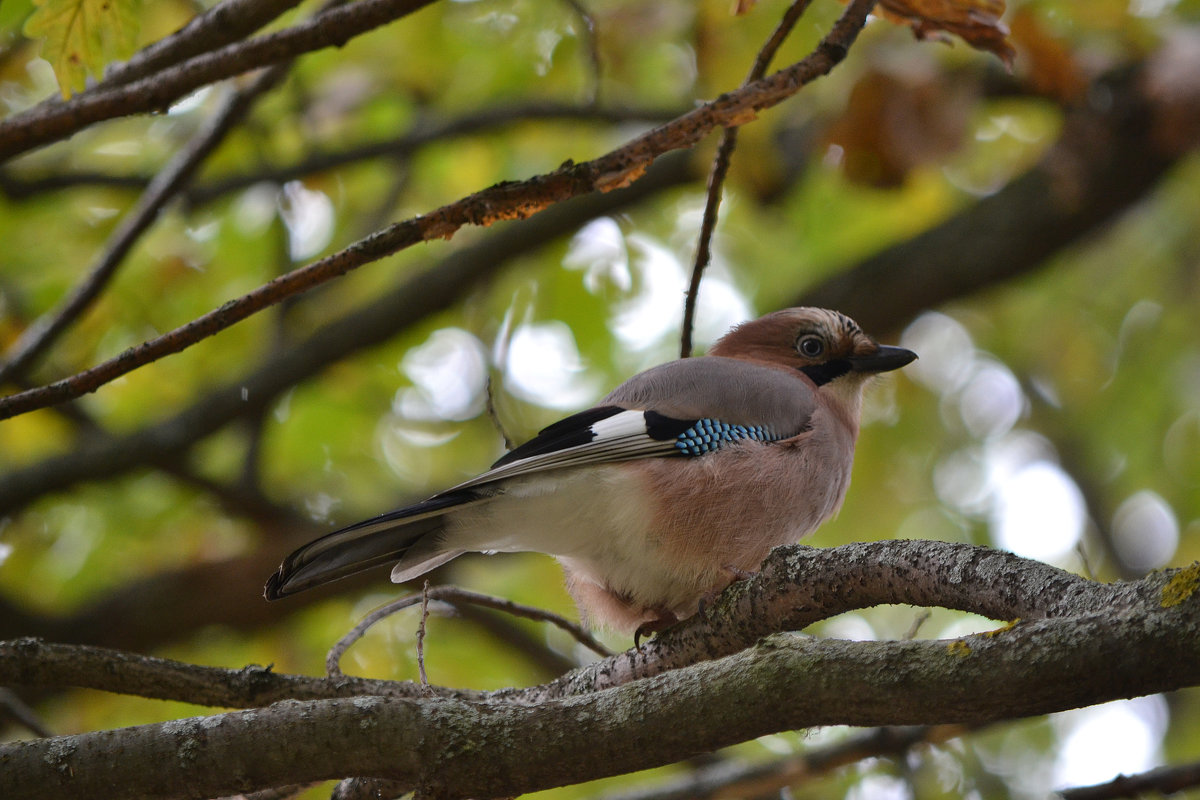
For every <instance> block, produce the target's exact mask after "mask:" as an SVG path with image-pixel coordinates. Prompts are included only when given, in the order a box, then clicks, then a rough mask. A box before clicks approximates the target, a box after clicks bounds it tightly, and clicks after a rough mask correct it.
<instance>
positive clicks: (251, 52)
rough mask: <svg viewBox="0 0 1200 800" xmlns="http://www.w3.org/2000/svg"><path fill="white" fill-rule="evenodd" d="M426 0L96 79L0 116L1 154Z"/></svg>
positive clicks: (336, 37) (1, 157)
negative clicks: (122, 76) (102, 84)
mask: <svg viewBox="0 0 1200 800" xmlns="http://www.w3.org/2000/svg"><path fill="white" fill-rule="evenodd" d="M432 2H433V0H358V1H357V2H354V3H347V4H346V5H344V6H339V7H338V8H333V9H330V10H328V11H323V12H321V13H319V14H317V15H315V16H313V17H312V18H311V19H308V20H306V21H304V22H301V23H298V24H297V25H294V26H292V27H290V28H286V29H284V30H281V31H277V32H275V33H269V34H265V35H263V36H257V37H255V38H253V39H247V40H245V41H241V42H235V43H233V44H230V45H226V46H225V47H222V48H220V49H219V50H215V51H211V52H207V53H202V54H200V55H197V56H194V57H192V58H190V59H188V60H186V61H184V62H182V63H179V64H176V65H174V66H171V67H167V68H166V69H164V70H162V71H160V72H155V73H152V74H150V75H148V76H146V77H143V78H139V79H138V80H135V81H132V82H130V83H123V84H118V85H116V86H109V87H108V88H103V89H102V88H99V87H97V88H96V89H94V90H93V91H90V92H84V93H82V94H78V95H76V96H74V97H72V98H71V99H70V100H67V101H65V102H62V103H54V104H51V105H45V104H43V105H40V106H36V107H34V108H31V109H29V110H28V111H24V112H22V113H20V114H15V115H13V116H11V117H9V118H8V119H6V120H4V121H3V122H0V161H6V160H8V159H10V158H12V157H13V156H16V155H20V154H21V153H24V152H27V151H29V150H32V149H34V148H37V147H41V146H44V145H47V144H50V143H52V142H56V141H60V140H62V139H65V138H67V137H69V136H70V135H71V134H73V133H75V132H77V131H79V130H82V129H83V128H86V127H87V126H89V125H92V124H95V123H97V122H103V121H105V120H109V119H115V118H117V117H124V116H130V115H133V114H141V113H145V112H149V111H156V110H161V109H165V108H168V107H169V106H170V105H171V104H172V103H174V102H176V101H177V100H179V99H180V98H181V97H184V96H186V95H187V94H188V93H190V92H193V91H195V90H196V89H199V88H200V87H202V86H207V85H208V84H210V83H215V82H217V81H220V80H224V79H225V78H231V77H233V76H235V75H241V74H242V73H245V72H249V71H251V70H254V69H258V68H260V67H268V66H271V65H273V64H278V63H281V62H284V61H288V60H291V59H293V58H295V57H296V56H299V55H303V54H305V53H308V52H313V51H316V50H323V49H325V48H328V47H340V46H341V45H343V44H345V43H346V42H347V41H348V40H350V39H352V38H354V37H356V36H360V35H362V34H364V33H367V32H369V31H372V30H374V29H376V28H379V27H382V26H383V25H386V24H387V23H389V22H393V21H395V20H396V19H399V18H401V17H405V16H407V15H409V14H412V13H413V12H415V11H419V10H420V9H422V8H424V7H425V6H427V5H429V4H430V3H432Z"/></svg>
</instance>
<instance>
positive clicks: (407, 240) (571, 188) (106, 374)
mask: <svg viewBox="0 0 1200 800" xmlns="http://www.w3.org/2000/svg"><path fill="white" fill-rule="evenodd" d="M373 1H374V0H362V1H361V2H358V3H353V4H351V5H350V6H348V7H347V8H358V7H360V6H365V5H368V4H370V3H372V2H373ZM873 6H874V2H873V0H854V1H853V2H851V3H850V4H849V5H848V6H847V8H846V11H845V12H844V13H843V14H842V17H841V18H840V19H839V20H838V22H837V23H836V24H835V25H834V27H833V29H832V30H831V31H830V33H829V34H828V35H827V36H826V37H825V39H823V40H822V41H821V43H820V44H819V45H818V46H817V48H816V50H815V51H814V52H813V53H811V54H810V55H808V56H807V57H805V58H804V59H802V60H801V61H798V62H796V63H795V64H793V65H792V66H790V67H788V68H786V69H783V70H780V71H779V72H776V73H775V74H774V75H772V76H770V77H769V78H764V79H762V80H759V81H756V82H754V83H752V84H749V85H748V86H745V87H743V88H741V89H739V90H737V91H734V92H730V93H729V94H726V95H722V96H721V97H719V98H717V99H716V100H714V101H712V102H711V103H707V104H705V105H703V106H700V107H699V108H697V109H695V110H694V111H692V112H689V113H688V114H685V115H683V116H682V117H678V118H676V119H675V120H672V121H671V122H668V123H666V124H665V125H662V126H659V127H658V128H655V129H654V130H652V131H649V132H647V133H645V134H643V135H641V136H639V137H637V138H636V139H634V140H632V141H631V142H629V143H628V144H626V145H624V146H623V147H620V148H618V149H617V150H614V151H612V152H610V153H608V154H607V155H604V156H601V157H600V158H597V159H595V160H593V161H588V162H585V163H583V164H570V163H568V164H564V165H563V166H562V167H560V168H559V169H557V170H555V171H554V172H551V173H547V174H544V175H540V176H537V177H535V178H531V179H529V180H526V181H520V182H508V183H500V184H497V185H495V186H493V187H491V188H489V189H484V190H483V191H481V192H477V193H475V194H473V195H470V196H469V197H465V198H463V199H462V200H458V201H456V202H454V203H451V204H449V205H446V206H443V207H442V208H440V209H438V210H436V211H434V212H432V213H430V214H426V215H422V216H420V217H416V218H413V219H410V220H406V221H404V222H399V223H396V224H394V225H392V226H391V227H389V228H386V229H385V230H382V231H380V232H378V233H376V234H374V235H372V236H369V237H367V238H366V239H363V240H360V241H359V242H356V243H355V244H353V245H351V246H350V247H348V248H346V249H345V250H342V251H341V252H338V253H334V254H333V255H331V256H328V257H326V258H323V259H321V260H319V261H316V262H314V263H312V264H309V265H307V266H304V267H301V268H299V269H296V270H294V271H292V272H289V273H287V274H286V275H282V276H280V277H279V278H276V279H275V280H273V281H271V282H270V283H268V284H266V285H264V286H262V287H260V288H259V289H257V290H255V291H253V292H251V293H249V294H247V295H243V296H242V297H240V298H238V299H236V300H230V301H229V302H227V303H226V304H225V305H223V306H221V307H220V308H219V309H216V310H215V311H211V312H209V313H208V314H205V315H203V316H201V317H199V318H198V319H195V320H193V321H192V322H189V323H188V324H186V325H183V326H182V327H179V328H176V329H175V330H173V331H170V332H168V333H166V334H163V335H162V336H159V337H157V338H155V339H152V340H150V341H148V342H145V343H143V344H141V345H138V346H136V347H133V348H130V349H129V350H126V351H125V352H124V353H122V354H120V355H119V356H117V357H116V358H113V359H110V360H109V361H106V362H104V363H103V364H100V365H98V366H96V367H93V368H91V369H88V370H85V371H83V372H80V373H78V374H76V375H73V376H71V377H69V378H66V379H63V380H61V381H58V382H56V383H53V384H50V385H48V386H45V387H41V388H39V389H34V390H31V391H26V392H20V393H18V394H15V395H11V396H9V397H5V398H3V399H0V419H6V418H8V417H12V416H15V415H17V414H23V413H26V412H28V411H32V410H34V409H37V408H44V407H46V406H48V405H53V404H55V403H61V402H64V401H66V400H71V399H74V398H76V397H81V396H83V395H84V394H87V393H89V392H93V391H95V390H96V389H98V388H99V387H100V386H103V385H104V384H105V383H108V382H109V381H112V380H114V379H116V378H118V377H120V376H121V375H125V374H127V373H129V372H131V371H132V370H134V369H137V368H138V367H140V366H143V365H145V364H148V363H150V362H152V361H155V360H157V359H159V358H162V357H163V356H166V355H170V354H172V353H177V352H179V351H180V350H183V349H185V348H187V347H189V346H191V345H193V344H195V343H196V342H198V341H201V340H203V339H205V338H207V337H209V336H212V335H214V334H216V333H218V332H220V331H222V330H224V329H225V328H228V327H229V326H231V325H233V324H235V323H237V322H240V321H241V320H243V319H245V318H246V317H249V316H250V315H252V314H254V313H257V312H258V311H261V310H262V309H264V308H267V307H269V306H271V305H274V304H275V303H278V302H281V301H282V300H284V299H285V298H288V297H292V296H294V295H296V294H299V293H301V292H304V291H307V290H309V289H311V288H313V287H314V286H318V285H320V284H322V283H324V282H326V281H329V280H332V279H333V278H336V277H338V276H340V275H344V274H345V273H347V272H349V271H351V270H354V269H357V268H358V267H361V266H363V265H364V264H369V263H371V262H372V261H376V260H378V259H380V258H384V257H385V256H389V255H392V254H393V253H395V252H397V251H399V250H402V249H405V248H407V247H411V246H412V245H414V244H418V243H420V242H424V241H430V240H433V239H444V238H449V237H451V236H453V235H454V233H455V232H457V231H458V230H459V228H461V227H463V226H464V225H480V226H487V225H491V224H493V223H495V222H498V221H500V220H510V219H524V218H525V217H529V216H531V215H533V214H536V213H538V212H539V211H542V210H544V209H545V208H547V207H549V206H551V205H554V204H556V203H560V202H562V201H563V200H566V199H568V198H571V197H576V196H578V195H581V194H586V193H588V192H592V191H597V190H598V191H602V192H603V191H609V190H611V189H615V188H618V187H621V186H627V185H629V184H630V183H632V182H634V181H636V180H637V179H638V178H640V177H641V176H642V174H644V173H645V171H646V169H647V168H648V167H649V166H650V164H651V162H653V161H654V159H656V158H658V157H659V156H661V155H663V154H664V153H666V152H669V151H671V150H678V149H684V148H688V147H691V146H692V145H694V144H695V143H696V142H697V141H699V140H700V139H701V138H703V137H704V136H705V135H707V134H708V133H709V132H710V131H711V130H712V129H713V128H715V127H719V126H724V125H730V124H733V123H734V122H736V121H737V120H744V119H745V118H746V117H747V116H748V115H751V114H753V113H755V112H757V111H759V110H761V109H763V108H767V107H769V106H772V105H776V104H778V103H780V102H782V101H783V100H785V99H787V98H788V97H790V96H792V95H793V94H795V93H796V92H797V91H799V90H800V89H801V88H802V87H803V86H804V85H806V84H808V83H809V82H811V81H813V80H815V79H816V78H818V77H820V76H821V75H824V74H826V73H827V72H829V70H831V69H832V68H833V67H834V66H835V65H836V64H837V63H838V62H840V61H841V59H843V58H844V57H845V54H846V49H847V48H848V47H849V46H850V45H851V44H852V43H853V41H854V40H855V38H856V37H857V35H858V31H859V30H861V28H862V26H863V24H864V23H865V22H866V17H867V14H868V12H869V11H870V9H871V8H872V7H873ZM338 10H340V9H335V11H331V12H327V13H329V14H333V13H336V12H337V11H338ZM135 85H136V84H135ZM130 88H132V87H130ZM2 129H3V126H0V155H2V153H3V136H2Z"/></svg>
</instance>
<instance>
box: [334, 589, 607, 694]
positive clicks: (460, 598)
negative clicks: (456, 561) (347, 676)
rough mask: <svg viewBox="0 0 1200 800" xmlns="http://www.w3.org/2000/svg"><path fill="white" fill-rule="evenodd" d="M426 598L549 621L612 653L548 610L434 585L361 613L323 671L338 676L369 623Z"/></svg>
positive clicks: (595, 648) (600, 651)
mask: <svg viewBox="0 0 1200 800" xmlns="http://www.w3.org/2000/svg"><path fill="white" fill-rule="evenodd" d="M429 600H438V601H441V602H443V603H450V604H451V605H456V604H458V603H471V604H472V605H477V606H483V607H485V608H491V609H495V610H497V611H504V612H506V613H509V614H512V615H513V616H516V617H524V618H526V619H532V620H536V621H538V622H549V623H550V624H551V625H554V626H555V627H557V628H560V629H561V630H564V631H566V632H567V633H569V634H571V636H572V637H574V639H575V641H577V642H579V643H580V644H582V645H583V646H584V647H586V648H588V649H589V650H591V651H593V652H594V653H597V654H599V655H601V656H603V657H605V658H607V657H608V656H611V655H612V654H613V653H612V651H611V650H609V649H608V648H607V647H605V646H604V645H603V644H601V643H600V642H599V641H598V640H597V639H596V638H595V637H594V636H592V635H591V634H590V633H588V632H587V630H585V629H584V628H583V627H582V626H581V625H578V624H577V623H574V622H571V621H570V620H569V619H566V618H565V617H562V616H560V615H558V614H555V613H554V612H552V611H546V610H545V609H542V608H535V607H534V606H527V605H524V604H523V603H514V602H513V601H512V600H505V599H504V598H502V597H492V596H490V595H486V594H479V593H478V592H471V591H467V590H466V589H460V588H458V587H457V586H435V587H433V588H431V589H428V590H426V591H423V592H422V593H421V594H419V595H409V596H407V597H401V598H400V599H398V600H394V601H392V602H390V603H387V604H385V605H382V606H380V607H379V608H377V609H375V610H374V611H372V612H371V613H370V614H368V615H367V616H365V617H364V618H363V619H362V620H361V621H360V622H359V623H358V624H357V625H355V626H354V627H353V628H352V629H351V630H350V632H349V633H347V634H346V635H345V636H343V637H342V638H341V639H339V640H338V641H337V643H336V644H334V646H333V647H332V648H330V650H329V654H328V655H326V656H325V673H326V674H327V675H328V676H329V677H331V678H338V677H341V676H342V674H343V673H342V668H341V666H340V663H341V660H342V656H343V655H345V653H346V651H347V650H349V649H350V646H351V645H353V644H354V643H355V642H357V641H358V640H359V639H361V638H362V637H363V635H364V634H365V633H366V632H367V631H368V630H369V629H370V628H371V626H372V625H374V624H375V623H377V622H379V621H380V620H381V619H384V618H385V617H388V616H390V615H392V614H395V613H396V612H397V611H403V610H404V609H406V608H410V607H412V606H415V605H416V604H417V603H428V601H429Z"/></svg>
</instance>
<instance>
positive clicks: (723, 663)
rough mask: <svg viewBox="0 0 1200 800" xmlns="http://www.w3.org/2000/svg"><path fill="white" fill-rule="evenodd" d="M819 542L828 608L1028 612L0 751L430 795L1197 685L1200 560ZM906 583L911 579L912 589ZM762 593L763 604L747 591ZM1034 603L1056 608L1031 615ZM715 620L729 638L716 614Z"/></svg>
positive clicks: (140, 791)
mask: <svg viewBox="0 0 1200 800" xmlns="http://www.w3.org/2000/svg"><path fill="white" fill-rule="evenodd" d="M931 547H932V549H927V548H931ZM827 552H828V553H830V554H835V555H836V556H837V561H844V562H845V563H842V564H841V565H840V566H841V569H833V570H831V572H832V574H826V573H825V572H822V571H820V570H816V571H814V570H812V569H811V567H813V566H814V565H813V564H811V563H802V564H801V563H796V564H794V567H795V568H796V570H797V571H796V572H795V573H794V575H793V577H796V576H800V579H801V580H805V581H814V580H815V581H816V582H817V583H819V584H820V587H819V588H818V589H817V591H816V592H814V593H813V595H815V596H818V597H819V598H821V601H820V602H824V599H825V598H826V597H827V596H830V595H831V596H833V598H834V600H833V601H831V602H829V603H827V604H826V607H825V611H828V610H829V609H831V608H833V607H834V606H838V607H841V608H846V607H851V606H852V605H853V604H855V603H859V602H867V601H870V602H889V603H906V602H907V603H913V602H922V601H924V600H929V599H934V598H937V599H938V600H939V602H941V601H944V604H947V605H949V606H950V607H956V606H957V605H959V602H960V599H961V598H962V597H964V596H966V595H969V594H971V593H972V592H975V591H976V590H977V589H978V590H979V591H980V593H981V595H982V600H981V602H980V603H977V604H974V605H982V606H985V607H988V608H993V609H997V610H998V609H1004V610H1005V611H1006V612H1008V613H1011V612H1013V611H1016V610H1019V609H1026V610H1028V611H1029V612H1031V613H1030V617H1027V621H1022V622H1021V623H1019V624H1016V625H1013V626H1007V627H1005V628H1002V629H1001V630H999V631H991V632H988V633H982V634H975V635H970V636H965V637H961V638H957V639H954V640H951V641H897V642H845V641H835V640H820V639H813V638H811V637H804V636H799V635H795V634H788V633H777V634H773V635H769V636H767V637H766V638H762V639H756V640H755V642H754V643H753V646H751V647H749V648H748V649H745V650H742V651H740V652H737V653H735V654H733V655H730V656H726V657H721V658H717V659H716V660H704V661H702V662H701V663H696V664H692V665H689V666H685V667H682V668H680V669H675V670H671V671H669V672H665V673H662V674H658V675H654V676H652V677H645V678H643V679H640V680H635V681H633V682H632V683H623V684H619V685H617V684H613V683H609V684H608V685H609V687H610V688H607V689H600V690H595V689H593V690H590V691H587V692H586V693H584V694H581V695H578V696H575V697H571V698H563V699H561V700H552V699H550V694H549V693H548V692H547V691H546V687H536V688H535V689H530V690H508V691H502V692H493V693H490V694H488V695H487V696H486V697H484V696H482V695H476V696H475V697H474V698H472V697H469V696H467V695H463V696H460V697H452V696H448V695H446V694H443V693H438V695H437V696H435V697H430V698H425V697H418V698H412V697H390V698H384V697H372V696H362V697H354V698H349V699H345V698H340V699H330V700H316V701H304V702H297V701H282V702H277V703H275V704H274V705H272V706H270V707H269V708H256V709H254V710H253V711H242V712H232V713H227V714H219V715H216V716H211V717H202V718H194V719H188V720H174V721H171V722H167V723H162V724H155V725H143V726H138V727H134V728H125V729H122V730H119V731H103V732H99V733H92V734H83V735H78V736H69V737H58V738H55V739H50V740H37V741H33V742H23V743H19V744H15V745H6V746H0V764H3V765H4V773H3V774H4V776H5V780H6V781H7V783H8V786H6V788H8V789H9V791H8V793H7V795H6V796H7V797H12V798H18V799H22V800H23V798H30V797H40V796H46V794H47V792H55V793H57V795H58V796H71V797H74V798H79V800H90V798H107V797H109V796H111V793H112V790H113V787H114V786H119V787H121V789H122V790H123V791H125V792H126V793H128V794H131V795H136V796H139V797H146V798H161V797H205V796H213V795H216V794H221V793H225V794H228V793H231V792H233V791H251V790H255V789H260V788H266V787H269V786H277V785H281V784H285V783H298V782H305V781H310V780H322V779H330V778H337V777H344V776H346V775H372V776H376V777H381V778H387V779H391V780H394V781H399V782H401V783H402V784H405V785H407V786H410V787H415V788H419V790H420V791H421V792H422V793H423V794H424V795H426V796H436V797H499V796H512V795H515V794H519V793H523V792H528V791H535V790H538V789H543V788H549V787H551V786H558V785H563V784H566V783H575V782H579V781H583V780H590V779H594V778H599V777H604V776H607V775H613V774H619V773H626V772H631V771H634V770H637V769H642V768H647V767H651V766H658V765H661V764H666V763H672V762H675V761H679V760H682V759H684V758H687V757H689V756H691V755H694V754H696V753H699V752H705V751H710V750H714V749H717V748H720V747H724V746H727V745H730V744H734V743H737V742H742V741H746V740H749V739H751V738H755V737H757V736H761V735H764V734H767V733H772V732H776V731H780V730H791V729H796V728H804V727H811V726H815V725H832V724H849V725H864V726H876V725H942V724H967V725H974V724H982V723H986V722H990V721H996V720H1001V719H1010V718H1014V717H1018V716H1029V715H1034V714H1043V713H1048V712H1051V711H1059V710H1064V709H1067V708H1074V707H1079V706H1082V705H1088V704H1092V703H1097V702H1104V701H1108V700H1113V699H1117V698H1122V697H1131V696H1137V695H1142V694H1149V693H1154V692H1161V691H1169V690H1172V689H1177V688H1181V687H1183V686H1191V685H1195V684H1197V683H1200V606H1198V605H1197V599H1196V591H1195V590H1196V587H1197V585H1200V579H1198V577H1197V574H1198V572H1200V567H1192V568H1189V569H1185V570H1171V571H1166V572H1162V573H1154V574H1152V575H1150V576H1148V577H1147V578H1145V579H1143V580H1142V581H1139V582H1137V583H1133V584H1115V585H1112V586H1105V585H1101V584H1093V583H1091V582H1089V581H1085V580H1083V579H1079V578H1072V577H1071V576H1065V573H1063V574H1060V575H1059V577H1058V578H1057V579H1055V578H1053V577H1052V575H1053V573H1054V572H1056V571H1053V570H1051V578H1050V580H1049V583H1047V582H1046V579H1047V577H1048V575H1047V570H1049V568H1048V567H1045V566H1044V565H1039V564H1036V563H1035V562H1029V561H1025V560H1023V559H1017V558H1015V557H1012V556H1007V555H1005V554H1000V553H988V552H987V551H984V550H982V549H980V548H974V547H970V546H966V545H946V544H942V543H930V542H912V541H906V542H877V543H873V544H871V545H852V546H847V547H842V548H834V549H832V550H830V551H827ZM797 555H801V556H802V555H805V553H804V551H803V550H802V549H800V548H788V549H785V550H784V551H783V552H782V554H781V555H780V557H779V558H777V559H773V560H774V561H777V562H781V563H782V562H787V561H792V560H793V559H794V557H795V556H797ZM912 559H915V561H913V560H912ZM914 564H915V566H914ZM822 566H823V567H833V566H835V565H834V564H833V563H832V562H829V563H824V564H823V565H822ZM910 579H918V580H917V581H916V582H917V584H918V585H917V587H916V588H915V589H914V588H912V587H911V586H909V584H908V583H907V581H908V580H910ZM977 582H979V583H977ZM747 583H748V584H750V586H749V587H747V585H746V584H741V585H739V586H740V587H742V588H740V589H739V588H738V587H735V588H733V589H731V590H729V591H728V592H727V593H726V595H725V596H724V598H723V600H722V601H721V602H720V603H719V605H722V606H725V607H728V608H734V607H736V608H739V609H740V611H741V612H742V616H741V622H742V623H744V624H749V625H750V626H751V627H753V626H754V625H755V623H756V620H757V616H758V615H759V614H762V613H763V612H764V609H765V611H766V615H767V616H770V617H771V618H772V619H774V620H776V621H778V620H780V619H783V617H782V616H780V614H782V613H784V609H785V608H786V607H787V606H789V605H791V604H792V603H794V601H795V600H796V599H797V597H798V594H797V592H799V594H805V593H806V592H807V591H808V589H809V588H811V587H805V588H799V587H795V588H794V589H788V590H783V591H782V592H776V589H777V588H780V587H776V586H775V584H774V583H773V579H772V578H770V577H761V578H757V579H754V580H752V581H749V582H747ZM1038 586H1040V587H1041V588H1040V589H1038V588H1037V587H1038ZM751 595H757V597H758V599H759V600H766V598H768V597H769V598H770V602H769V603H767V604H766V605H765V606H764V605H763V604H762V603H751V604H750V605H745V604H744V601H747V600H748V599H749V598H750V596H751ZM1030 603H1033V604H1034V607H1033V608H1030V607H1029V604H1030ZM792 607H793V608H794V606H792ZM1038 610H1041V611H1042V612H1044V613H1050V612H1061V613H1062V616H1058V617H1051V618H1043V619H1038V618H1036V616H1037V614H1036V612H1037V611H1038ZM703 624H704V623H703V622H700V623H697V625H698V626H699V625H703ZM708 625H709V630H708V635H710V636H711V637H712V639H711V641H713V642H715V643H717V647H718V649H719V648H720V647H721V645H720V642H721V638H722V633H721V630H720V628H721V623H720V622H719V621H717V620H712V619H710V620H709V621H708ZM696 630H699V627H696ZM0 652H2V651H0ZM629 657H630V654H629V653H625V654H622V655H620V656H617V657H615V659H610V660H609V661H608V662H606V665H607V668H608V669H613V668H617V669H618V671H619V662H620V660H622V659H627V658H629ZM707 657H708V655H707V654H705V655H702V656H701V658H707ZM4 663H5V661H4V660H3V659H0V667H3V665H4ZM1098 663H1103V664H1104V669H1096V668H1095V665H1096V664H1098ZM29 674H30V677H34V678H36V676H37V674H38V672H37V670H35V669H30V670H29ZM0 677H5V676H2V675H0ZM267 732H269V734H270V735H267ZM480 742H487V743H488V746H486V747H480V746H479V743H480ZM114 752H120V753H121V758H114V757H113V753H114ZM180 752H186V753H188V757H187V758H179V757H178V754H179V753H180ZM597 752H602V753H603V754H604V757H603V758H596V757H595V754H596V753H597ZM147 764H154V765H155V768H154V769H147V768H146V765H147ZM217 765H219V767H218V766H217Z"/></svg>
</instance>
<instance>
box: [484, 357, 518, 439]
mask: <svg viewBox="0 0 1200 800" xmlns="http://www.w3.org/2000/svg"><path fill="white" fill-rule="evenodd" d="M492 385H493V381H492V376H491V375H488V379H487V385H486V386H485V387H484V388H485V389H486V391H487V415H488V419H490V420H491V421H492V425H493V426H494V427H495V428H496V431H497V432H498V433H499V434H500V438H502V439H503V440H504V450H505V452H508V451H509V450H512V449H513V448H514V447H516V446H517V445H516V442H514V441H513V439H512V437H511V436H509V435H508V431H507V430H505V428H504V423H503V422H501V421H500V414H499V413H497V411H496V395H495V394H494V393H493V392H492Z"/></svg>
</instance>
